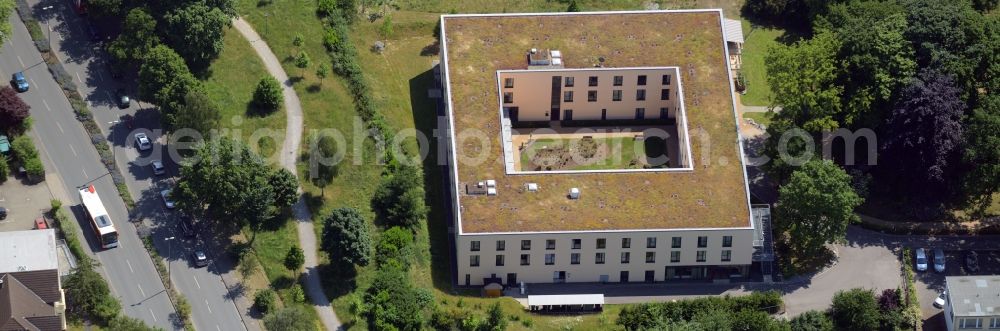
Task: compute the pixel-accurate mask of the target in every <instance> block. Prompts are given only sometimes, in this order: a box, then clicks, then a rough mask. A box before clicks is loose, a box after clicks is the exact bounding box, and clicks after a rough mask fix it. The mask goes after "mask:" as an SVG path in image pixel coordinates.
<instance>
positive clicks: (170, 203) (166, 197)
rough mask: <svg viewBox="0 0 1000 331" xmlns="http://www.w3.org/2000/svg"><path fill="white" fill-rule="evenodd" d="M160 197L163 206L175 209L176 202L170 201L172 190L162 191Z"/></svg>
mask: <svg viewBox="0 0 1000 331" xmlns="http://www.w3.org/2000/svg"><path fill="white" fill-rule="evenodd" d="M160 197H161V198H163V204H164V205H166V206H167V209H174V207H175V206H174V201H173V200H170V189H166V190H163V191H160Z"/></svg>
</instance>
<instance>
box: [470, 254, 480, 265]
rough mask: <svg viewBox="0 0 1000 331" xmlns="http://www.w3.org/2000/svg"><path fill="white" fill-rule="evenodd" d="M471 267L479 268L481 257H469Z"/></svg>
mask: <svg viewBox="0 0 1000 331" xmlns="http://www.w3.org/2000/svg"><path fill="white" fill-rule="evenodd" d="M469 266H470V267H478V266H479V255H471V256H469Z"/></svg>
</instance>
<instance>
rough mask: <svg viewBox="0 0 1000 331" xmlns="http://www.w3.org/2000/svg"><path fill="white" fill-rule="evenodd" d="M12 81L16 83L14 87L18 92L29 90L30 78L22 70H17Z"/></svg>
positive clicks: (13, 83)
mask: <svg viewBox="0 0 1000 331" xmlns="http://www.w3.org/2000/svg"><path fill="white" fill-rule="evenodd" d="M10 83H11V84H12V85H14V89H15V90H17V91H18V92H27V91H28V88H29V87H30V86H29V85H28V79H26V78H24V72H21V71H18V72H15V73H14V75H12V76H11V78H10Z"/></svg>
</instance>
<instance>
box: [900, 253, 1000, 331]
mask: <svg viewBox="0 0 1000 331" xmlns="http://www.w3.org/2000/svg"><path fill="white" fill-rule="evenodd" d="M970 246H971V245H970ZM973 247H975V246H973ZM928 248H937V247H936V246H928ZM943 249H945V251H944V253H945V270H944V272H943V273H939V272H935V271H934V270H933V269H931V270H928V271H925V272H920V273H917V283H916V287H917V298H919V299H920V311H921V313H923V317H924V323H923V329H924V330H944V329H945V324H944V313H943V311H944V310H942V309H941V308H937V307H934V305H933V303H934V299H935V298H937V296H938V295H939V294H940V293H941V292H942V291H944V285H945V284H944V278H945V276H968V275H970V273H968V272H967V270H965V268H964V265H963V264H964V263H965V253H966V252H967V250H965V249H962V247H954V246H950V247H945V248H943ZM976 251H977V253H979V265H980V270H979V272H977V273H975V274H976V275H997V274H1000V250H979V249H977V250H976Z"/></svg>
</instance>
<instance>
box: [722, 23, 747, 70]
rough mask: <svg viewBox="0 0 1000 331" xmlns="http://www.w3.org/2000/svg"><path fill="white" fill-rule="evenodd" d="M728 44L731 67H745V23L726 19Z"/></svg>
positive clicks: (736, 68) (734, 68)
mask: <svg viewBox="0 0 1000 331" xmlns="http://www.w3.org/2000/svg"><path fill="white" fill-rule="evenodd" d="M724 22H725V25H724V27H725V29H726V44H727V46H728V47H729V49H728V51H729V69H733V70H740V69H741V68H743V23H741V22H740V20H731V19H728V18H727V19H725V21H724Z"/></svg>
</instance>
